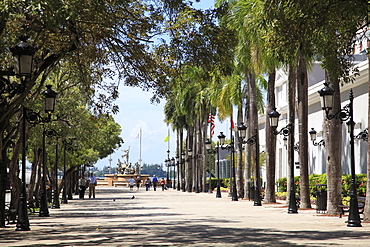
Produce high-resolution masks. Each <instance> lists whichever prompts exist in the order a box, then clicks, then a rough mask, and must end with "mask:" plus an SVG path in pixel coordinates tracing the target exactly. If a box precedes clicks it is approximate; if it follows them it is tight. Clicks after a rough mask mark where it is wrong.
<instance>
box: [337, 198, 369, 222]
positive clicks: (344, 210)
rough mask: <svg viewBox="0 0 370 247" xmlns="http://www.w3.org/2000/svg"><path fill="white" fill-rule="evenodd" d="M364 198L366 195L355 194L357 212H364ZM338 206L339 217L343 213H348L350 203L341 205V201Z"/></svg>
mask: <svg viewBox="0 0 370 247" xmlns="http://www.w3.org/2000/svg"><path fill="white" fill-rule="evenodd" d="M365 199H366V197H364V196H357V203H358V213H359V214H364V208H365ZM338 207H339V208H340V214H339V218H342V216H343V215H345V213H349V210H350V205H343V203H342V204H339V205H338Z"/></svg>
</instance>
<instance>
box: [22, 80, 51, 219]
mask: <svg viewBox="0 0 370 247" xmlns="http://www.w3.org/2000/svg"><path fill="white" fill-rule="evenodd" d="M46 88H47V89H46V90H45V91H44V93H43V94H44V96H45V101H44V111H45V113H47V114H48V115H47V117H42V116H41V115H40V114H39V113H37V112H33V111H30V110H28V111H29V112H27V111H26V118H27V120H28V121H29V122H30V123H31V124H39V123H49V122H50V121H51V114H52V113H53V112H54V109H55V100H56V97H57V93H56V92H55V91H54V90H53V89H51V85H47V86H46ZM46 134H47V131H45V130H44V131H43V132H42V148H43V155H42V163H43V166H42V192H41V199H40V212H39V216H40V217H48V216H49V209H48V200H47V194H46V175H47V173H46V171H47V165H46V145H45V142H46V140H45V139H46Z"/></svg>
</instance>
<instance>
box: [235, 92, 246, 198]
mask: <svg viewBox="0 0 370 247" xmlns="http://www.w3.org/2000/svg"><path fill="white" fill-rule="evenodd" d="M240 100H241V101H242V99H240ZM242 122H243V109H242V104H241V102H240V106H239V107H238V116H237V123H236V124H237V125H238V124H240V123H242ZM239 140H240V138H239V134H238V132H237V133H235V146H236V148H237V151H238V152H237V160H236V161H237V162H236V174H235V177H236V191H237V195H238V198H243V195H244V192H243V190H244V187H243V166H242V163H243V147H242V142H241V141H239Z"/></svg>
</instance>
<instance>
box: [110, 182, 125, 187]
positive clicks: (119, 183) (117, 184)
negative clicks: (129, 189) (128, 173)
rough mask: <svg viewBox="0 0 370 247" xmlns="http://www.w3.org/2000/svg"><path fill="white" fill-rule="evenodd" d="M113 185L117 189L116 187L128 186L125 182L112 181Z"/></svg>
mask: <svg viewBox="0 0 370 247" xmlns="http://www.w3.org/2000/svg"><path fill="white" fill-rule="evenodd" d="M113 184H114V187H117V186H128V182H126V181H114V182H113Z"/></svg>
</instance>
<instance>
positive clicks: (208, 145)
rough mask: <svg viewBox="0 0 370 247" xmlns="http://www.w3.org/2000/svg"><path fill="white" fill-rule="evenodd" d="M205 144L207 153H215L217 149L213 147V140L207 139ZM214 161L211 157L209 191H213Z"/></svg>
mask: <svg viewBox="0 0 370 247" xmlns="http://www.w3.org/2000/svg"><path fill="white" fill-rule="evenodd" d="M204 144H205V146H206V150H207V153H208V154H209V155H211V154H215V153H216V151H215V150H213V149H212V141H211V140H209V139H207V141H205V143H204ZM211 164H212V162H211V159H209V182H208V193H212V192H213V191H212V171H211V170H212V165H211Z"/></svg>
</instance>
